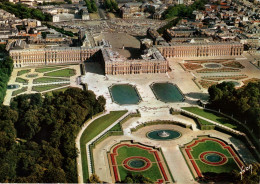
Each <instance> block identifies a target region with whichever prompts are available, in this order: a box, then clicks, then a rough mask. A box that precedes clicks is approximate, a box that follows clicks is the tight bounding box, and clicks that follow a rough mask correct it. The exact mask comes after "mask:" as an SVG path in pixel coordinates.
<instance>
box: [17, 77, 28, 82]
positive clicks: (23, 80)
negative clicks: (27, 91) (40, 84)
mask: <svg viewBox="0 0 260 184" xmlns="http://www.w3.org/2000/svg"><path fill="white" fill-rule="evenodd" d="M15 82H19V83H23V84H28V80H26V79H23V78H21V77H17V78H16V79H15Z"/></svg>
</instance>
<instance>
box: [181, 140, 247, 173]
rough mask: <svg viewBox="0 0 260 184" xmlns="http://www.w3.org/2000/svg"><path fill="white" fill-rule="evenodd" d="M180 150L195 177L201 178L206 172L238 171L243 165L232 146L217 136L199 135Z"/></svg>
mask: <svg viewBox="0 0 260 184" xmlns="http://www.w3.org/2000/svg"><path fill="white" fill-rule="evenodd" d="M181 151H182V154H183V156H184V158H185V160H186V162H187V164H188V166H189V167H190V170H191V171H192V173H193V176H194V177H195V178H202V177H203V173H207V172H213V173H230V172H232V171H233V170H238V171H239V170H240V168H242V167H243V166H244V163H243V161H242V160H241V159H240V158H239V156H238V154H237V153H236V152H235V151H234V149H233V147H232V146H230V145H228V144H226V143H225V142H224V141H222V140H220V139H217V138H211V137H199V138H198V139H194V140H193V141H192V142H190V143H188V144H186V145H184V146H183V147H182V148H181Z"/></svg>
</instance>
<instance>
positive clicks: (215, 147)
mask: <svg viewBox="0 0 260 184" xmlns="http://www.w3.org/2000/svg"><path fill="white" fill-rule="evenodd" d="M192 150H193V151H191V153H192V155H193V157H194V158H195V159H197V158H199V155H200V154H201V153H202V152H204V151H217V152H220V153H223V154H224V155H226V156H227V157H230V156H231V155H230V154H229V152H228V151H227V150H226V149H223V148H222V146H221V145H220V144H219V143H217V142H213V141H206V142H203V143H199V144H198V145H197V146H194V147H192Z"/></svg>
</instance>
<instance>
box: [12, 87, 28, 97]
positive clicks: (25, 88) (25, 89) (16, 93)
mask: <svg viewBox="0 0 260 184" xmlns="http://www.w3.org/2000/svg"><path fill="white" fill-rule="evenodd" d="M25 91H27V87H22V88H21V89H18V90H15V91H13V92H12V96H15V95H18V94H20V93H23V92H25Z"/></svg>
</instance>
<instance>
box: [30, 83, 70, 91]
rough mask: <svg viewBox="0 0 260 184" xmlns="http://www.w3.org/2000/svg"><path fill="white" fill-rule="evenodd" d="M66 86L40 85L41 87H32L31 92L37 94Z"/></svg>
mask: <svg viewBox="0 0 260 184" xmlns="http://www.w3.org/2000/svg"><path fill="white" fill-rule="evenodd" d="M67 85H68V84H50V85H41V86H33V87H32V90H33V91H37V92H42V91H47V90H50V89H55V88H58V87H62V86H67Z"/></svg>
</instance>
